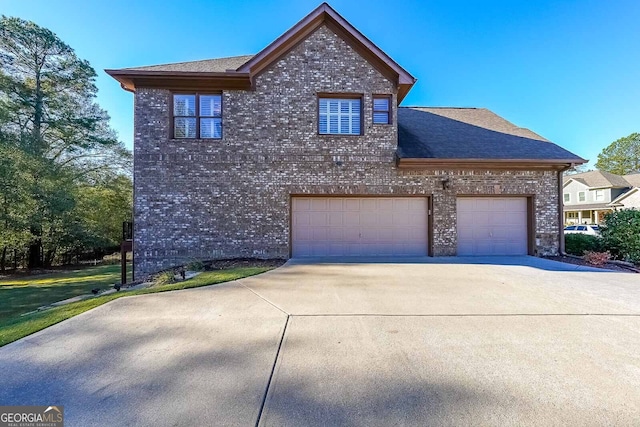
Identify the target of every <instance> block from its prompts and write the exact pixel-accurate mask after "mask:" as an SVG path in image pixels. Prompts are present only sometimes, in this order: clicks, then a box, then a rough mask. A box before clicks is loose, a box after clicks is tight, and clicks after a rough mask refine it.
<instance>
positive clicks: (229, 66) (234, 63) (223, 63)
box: [122, 55, 253, 73]
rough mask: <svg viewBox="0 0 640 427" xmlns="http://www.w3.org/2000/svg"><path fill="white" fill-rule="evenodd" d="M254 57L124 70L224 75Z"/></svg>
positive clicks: (176, 63) (243, 56)
mask: <svg viewBox="0 0 640 427" xmlns="http://www.w3.org/2000/svg"><path fill="white" fill-rule="evenodd" d="M251 58H253V55H242V56H229V57H227V58H215V59H204V60H201V61H188V62H174V63H171V64H159V65H147V66H144V67H132V68H123V69H122V70H131V71H168V72H171V71H179V72H191V73H201V72H205V73H224V72H227V71H230V70H233V71H235V70H236V69H237V68H238V67H240V66H241V65H242V64H244V63H245V62H247V61H248V60H250V59H251Z"/></svg>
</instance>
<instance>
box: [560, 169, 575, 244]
mask: <svg viewBox="0 0 640 427" xmlns="http://www.w3.org/2000/svg"><path fill="white" fill-rule="evenodd" d="M574 166H575V164H574V163H571V164H569V165H568V166H565V167H563V168H562V169H560V170H559V171H558V243H559V245H558V255H566V254H567V253H566V252H565V251H564V203H563V198H562V197H560V195H561V194H562V187H563V183H562V173H563V172H564V171H566V170H567V169H571V168H572V167H574Z"/></svg>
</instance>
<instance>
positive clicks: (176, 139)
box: [169, 138, 223, 141]
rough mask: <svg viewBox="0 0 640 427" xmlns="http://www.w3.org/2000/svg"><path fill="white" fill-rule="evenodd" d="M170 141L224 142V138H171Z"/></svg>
mask: <svg viewBox="0 0 640 427" xmlns="http://www.w3.org/2000/svg"><path fill="white" fill-rule="evenodd" d="M169 140H170V141H222V140H223V138H169Z"/></svg>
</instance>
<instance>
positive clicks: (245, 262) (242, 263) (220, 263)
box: [204, 258, 287, 271]
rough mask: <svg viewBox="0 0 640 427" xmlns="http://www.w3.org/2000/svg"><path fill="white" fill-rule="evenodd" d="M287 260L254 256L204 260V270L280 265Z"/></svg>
mask: <svg viewBox="0 0 640 427" xmlns="http://www.w3.org/2000/svg"><path fill="white" fill-rule="evenodd" d="M285 262H287V261H286V260H284V259H255V258H234V259H220V260H215V261H205V262H204V267H205V270H206V271H214V270H224V269H227V268H238V267H280V266H281V265H282V264H284V263H285Z"/></svg>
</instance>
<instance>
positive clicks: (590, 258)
mask: <svg viewBox="0 0 640 427" xmlns="http://www.w3.org/2000/svg"><path fill="white" fill-rule="evenodd" d="M583 258H584V260H585V261H586V262H587V263H589V264H591V265H596V266H600V265H605V264H606V263H607V262H608V261H609V260H610V259H611V254H610V253H609V252H593V251H586V252H585V253H584V257H583Z"/></svg>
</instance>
